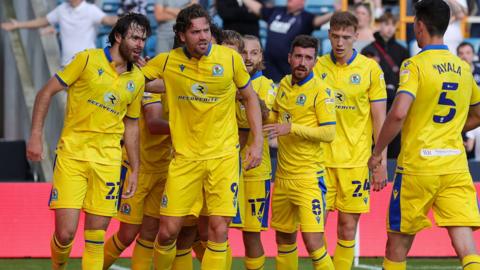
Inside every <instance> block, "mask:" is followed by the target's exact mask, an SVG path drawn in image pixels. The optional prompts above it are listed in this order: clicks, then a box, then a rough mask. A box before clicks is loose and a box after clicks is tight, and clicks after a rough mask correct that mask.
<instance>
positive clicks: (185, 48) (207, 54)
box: [183, 42, 212, 59]
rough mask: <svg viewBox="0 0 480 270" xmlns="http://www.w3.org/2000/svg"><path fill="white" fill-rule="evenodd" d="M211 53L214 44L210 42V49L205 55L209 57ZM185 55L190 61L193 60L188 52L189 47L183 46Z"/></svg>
mask: <svg viewBox="0 0 480 270" xmlns="http://www.w3.org/2000/svg"><path fill="white" fill-rule="evenodd" d="M211 51H212V43H211V42H210V43H209V44H208V49H207V51H206V52H205V54H204V55H205V56H209V55H210V52H211ZM183 53H185V56H186V57H188V59H190V58H192V55H191V54H190V52H188V50H187V47H185V46H183Z"/></svg>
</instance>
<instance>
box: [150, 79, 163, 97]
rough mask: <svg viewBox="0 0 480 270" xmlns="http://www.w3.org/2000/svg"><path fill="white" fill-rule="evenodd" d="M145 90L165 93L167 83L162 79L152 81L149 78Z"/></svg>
mask: <svg viewBox="0 0 480 270" xmlns="http://www.w3.org/2000/svg"><path fill="white" fill-rule="evenodd" d="M145 92H149V93H158V94H161V93H165V83H164V82H163V80H162V79H155V80H153V81H150V80H148V79H147V81H146V83H145Z"/></svg>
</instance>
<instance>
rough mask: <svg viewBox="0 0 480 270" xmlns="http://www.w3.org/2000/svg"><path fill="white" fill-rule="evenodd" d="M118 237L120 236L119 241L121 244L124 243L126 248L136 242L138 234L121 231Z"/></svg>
mask: <svg viewBox="0 0 480 270" xmlns="http://www.w3.org/2000/svg"><path fill="white" fill-rule="evenodd" d="M117 236H118V240H120V242H122V244H123V245H124V246H126V247H128V246H130V244H131V243H132V242H133V241H134V240H135V238H136V236H137V234H136V233H134V232H122V231H119V232H118V234H117Z"/></svg>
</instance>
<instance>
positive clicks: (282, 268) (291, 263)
mask: <svg viewBox="0 0 480 270" xmlns="http://www.w3.org/2000/svg"><path fill="white" fill-rule="evenodd" d="M275 261H276V264H277V268H276V269H277V270H290V269H295V270H296V269H298V250H297V243H295V244H291V245H278V255H277V257H276V258H275Z"/></svg>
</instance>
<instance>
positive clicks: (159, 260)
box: [153, 240, 177, 270]
mask: <svg viewBox="0 0 480 270" xmlns="http://www.w3.org/2000/svg"><path fill="white" fill-rule="evenodd" d="M176 253H177V242H173V243H171V244H170V245H167V246H160V244H159V243H158V241H156V240H155V244H154V245H153V262H154V263H155V267H154V268H155V270H170V269H172V265H173V260H174V259H175V255H176Z"/></svg>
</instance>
